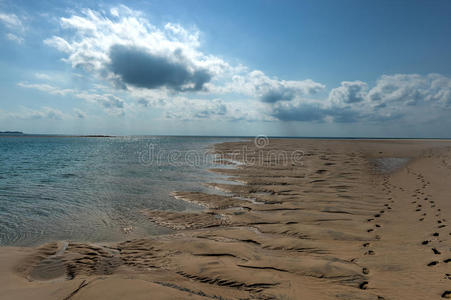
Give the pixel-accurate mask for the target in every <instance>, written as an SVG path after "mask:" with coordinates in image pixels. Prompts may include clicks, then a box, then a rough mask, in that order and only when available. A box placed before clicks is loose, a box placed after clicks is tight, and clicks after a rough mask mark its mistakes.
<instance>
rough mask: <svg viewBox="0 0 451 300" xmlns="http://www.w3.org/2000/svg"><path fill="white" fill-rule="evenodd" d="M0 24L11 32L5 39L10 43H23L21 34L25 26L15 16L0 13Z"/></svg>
mask: <svg viewBox="0 0 451 300" xmlns="http://www.w3.org/2000/svg"><path fill="white" fill-rule="evenodd" d="M0 23H2V24H3V25H4V26H5V27H6V28H8V29H9V30H10V31H12V32H8V33H7V34H6V38H7V39H8V40H10V41H13V42H16V43H18V44H22V43H23V42H24V38H23V34H24V32H25V26H24V25H23V23H22V21H21V20H20V19H19V17H17V15H15V14H5V13H2V12H0Z"/></svg>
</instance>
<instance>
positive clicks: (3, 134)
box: [0, 131, 451, 141]
mask: <svg viewBox="0 0 451 300" xmlns="http://www.w3.org/2000/svg"><path fill="white" fill-rule="evenodd" d="M2 137H55V138H68V137H70V138H76V137H79V138H120V137H184V138H244V139H254V138H256V136H226V135H104V134H86V135H80V134H74V135H70V134H45V133H37V134H29V133H23V132H20V131H3V132H2V131H0V138H2ZM257 137H259V136H257ZM264 137H265V138H270V139H295V140H298V139H301V140H390V141H393V140H444V141H447V140H451V137H448V138H443V137H327V136H264Z"/></svg>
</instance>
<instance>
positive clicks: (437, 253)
mask: <svg viewBox="0 0 451 300" xmlns="http://www.w3.org/2000/svg"><path fill="white" fill-rule="evenodd" d="M432 252H434V254H436V255H440V254H442V253H441V252H440V251H438V250H437V249H435V248H432Z"/></svg>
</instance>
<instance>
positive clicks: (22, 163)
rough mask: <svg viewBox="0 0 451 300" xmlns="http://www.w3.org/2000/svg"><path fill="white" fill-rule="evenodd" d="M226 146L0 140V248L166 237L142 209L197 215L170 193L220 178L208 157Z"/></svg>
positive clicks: (175, 141)
mask: <svg viewBox="0 0 451 300" xmlns="http://www.w3.org/2000/svg"><path fill="white" fill-rule="evenodd" d="M229 140H232V139H221V138H200V137H122V138H80V137H19V138H12V137H0V162H1V164H0V245H35V244H40V243H44V242H47V241H52V240H77V241H95V242H99V241H117V240H122V239H125V238H135V237H142V236H146V235H148V234H161V233H166V232H168V230H167V229H165V228H162V227H159V226H156V225H153V224H152V223H150V222H148V221H147V220H146V218H145V217H144V216H143V215H142V214H141V213H140V211H141V210H142V209H145V208H149V209H161V210H179V211H181V210H193V209H199V207H197V206H196V205H193V204H190V203H187V202H184V201H182V200H178V199H175V198H173V197H171V196H170V192H172V191H176V190H177V191H205V190H207V189H208V188H207V187H205V186H204V185H202V184H200V183H202V182H215V180H221V178H223V177H222V176H221V175H218V174H215V173H213V172H209V171H208V170H207V169H208V168H212V167H217V165H216V164H214V163H213V161H214V156H213V155H211V154H209V153H207V151H208V149H209V147H211V146H212V145H213V144H214V143H218V142H224V141H229Z"/></svg>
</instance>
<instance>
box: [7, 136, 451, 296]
mask: <svg viewBox="0 0 451 300" xmlns="http://www.w3.org/2000/svg"><path fill="white" fill-rule="evenodd" d="M244 146H246V147H247V148H246V149H247V150H249V152H252V151H254V152H256V153H258V151H260V150H261V151H276V152H277V151H296V150H299V149H302V151H304V156H303V160H302V161H296V162H294V163H293V162H290V163H286V162H283V164H282V163H281V161H277V157H271V156H267V157H266V158H267V160H266V161H264V162H263V163H264V164H263V165H261V166H259V165H254V166H250V165H249V164H242V165H238V166H237V167H236V168H233V169H232V168H223V169H214V170H213V171H214V172H218V173H220V174H223V175H227V176H229V177H230V179H231V180H234V179H236V180H238V181H239V182H240V183H245V184H244V185H242V184H233V183H232V184H226V183H219V184H211V185H210V186H212V187H215V188H219V189H224V190H226V191H229V192H230V193H231V194H232V195H233V196H228V195H219V194H217V195H215V194H205V193H201V192H175V194H176V196H177V197H180V198H181V199H184V200H185V201H191V202H196V204H199V205H202V206H204V207H206V208H205V209H204V210H203V211H201V212H195V213H192V212H190V213H186V212H168V211H151V210H147V212H146V215H147V216H148V217H149V220H150V221H153V222H156V223H157V224H158V223H161V224H165V226H167V227H169V228H171V227H172V229H175V230H176V232H175V233H174V234H169V235H161V236H150V237H148V238H145V239H139V240H131V241H123V242H118V243H108V244H103V243H98V244H97V243H93V244H87V243H78V242H77V243H75V242H69V243H68V245H67V246H66V248H65V249H63V250H62V252H61V245H60V244H59V243H60V242H55V243H48V244H46V245H42V246H40V247H36V248H32V247H31V248H23V247H7V246H6V247H0V262H2V264H0V265H2V266H5V267H4V268H2V270H1V271H0V279H2V282H3V283H2V285H3V286H2V288H5V291H6V292H5V293H6V298H5V299H7V297H8V296H9V297H10V298H11V297H16V298H23V299H26V298H27V297H28V298H34V299H39V297H42V299H62V298H65V297H66V298H67V297H68V295H71V296H70V299H86V298H91V297H94V296H95V297H99V298H108V299H111V298H114V297H116V298H120V295H123V296H125V295H128V296H130V295H132V294H133V295H134V296H135V295H136V296H137V297H136V298H140V297H142V298H143V299H144V298H145V296H146V295H148V294H149V293H151V294H154V295H160V296H161V299H184V298H186V297H188V296H189V297H192V298H193V299H207V298H212V297H216V298H218V297H222V298H223V299H234V298H264V299H273V298H274V299H279V298H283V297H285V299H337V298H338V299H402V298H409V299H434V298H437V299H440V297H441V295H442V294H443V293H445V292H446V291H447V290H446V286H449V280H450V279H451V277H450V278H446V274H448V273H451V270H449V266H450V265H449V264H448V263H447V262H445V261H446V260H447V259H449V258H450V257H451V255H450V254H451V253H450V250H449V249H450V246H451V244H450V237H451V235H450V234H451V232H449V230H450V229H449V228H448V227H447V226H448V225H447V220H446V219H447V217H448V218H449V217H451V205H450V204H449V203H448V202H447V199H446V196H447V195H449V192H450V189H451V188H450V187H447V185H446V183H447V182H449V181H446V179H448V180H449V179H450V178H451V143H449V142H448V141H446V140H420V141H419V140H399V141H395V140H391V139H390V140H357V139H351V140H319V139H312V140H307V139H292V140H289V139H270V140H269V144H268V145H265V147H264V149H260V148H258V147H256V145H254V143H253V141H242V142H226V143H221V144H216V145H215V147H214V151H215V152H216V153H220V154H223V155H224V157H227V156H228V155H229V156H230V155H231V154H235V152H236V150H237V149H238V150H240V147H241V149H243V147H244ZM240 155H241V156H240ZM246 155H250V157H254V158H255V157H256V156H255V155H254V156H252V154H249V153H246ZM244 157H245V154H244V153H241V154H238V156H237V157H235V156H233V157H232V158H234V159H235V158H238V159H239V158H241V159H244ZM392 157H406V158H410V161H409V162H407V164H406V165H404V166H402V167H401V168H399V169H397V170H396V171H395V172H392V173H383V174H379V173H374V172H372V170H371V162H370V160H371V159H377V158H392ZM448 162H449V165H446V164H447V163H448ZM428 182H429V183H428ZM240 197H241V198H252V199H255V201H256V203H252V202H250V201H247V200H242V199H240ZM425 198H427V199H425ZM431 199H434V200H431ZM430 201H433V202H432V203H431V202H430ZM413 202H415V203H413ZM418 209H419V210H418ZM438 209H440V211H438ZM422 214H426V215H425V216H422ZM421 218H423V220H421V221H420V219H421ZM439 221H440V223H438V222H439ZM443 225H445V226H443ZM435 233H438V234H439V235H438V236H435V235H434V234H435ZM424 241H428V242H427V244H422V243H423V242H424ZM406 246H408V247H406ZM406 248H407V249H406ZM431 249H435V250H436V251H438V252H440V254H435V251H434V250H431ZM58 251H59V252H58ZM432 262H437V263H435V264H433V265H431V266H429V265H428V264H430V263H432ZM412 272H413V273H414V274H415V276H413V277H412V276H410V277H409V276H407V274H410V273H412ZM406 276H407V278H406ZM39 278H41V279H42V278H44V279H45V280H39ZM30 280H31V281H30ZM121 286H122V287H123V289H125V291H124V290H122V294H121V293H120V292H119V291H120V289H119V288H120V287H121ZM74 291H76V292H75V293H74V294H72V292H74ZM124 292H125V293H126V294H124ZM31 296H34V297H31ZM164 296H166V298H165V297H164ZM445 296H446V295H445ZM3 297H5V296H3ZM378 297H382V298H378ZM0 298H2V296H1V295H0ZM134 298H135V297H134ZM156 298H159V296H158V297H156ZM67 299H69V298H67Z"/></svg>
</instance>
